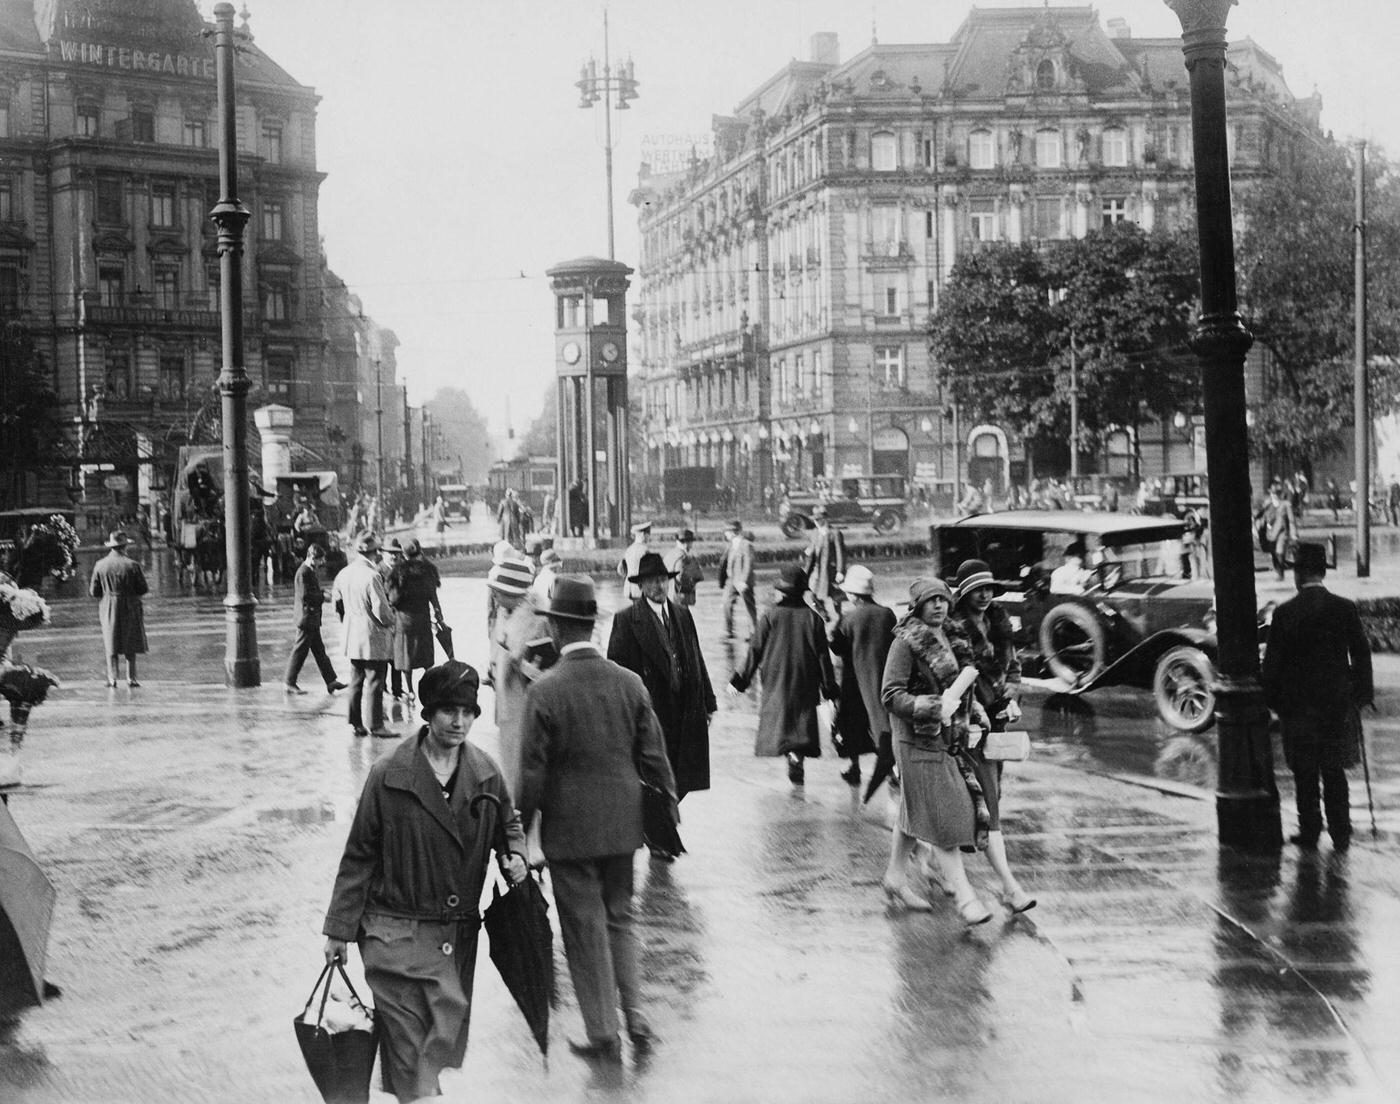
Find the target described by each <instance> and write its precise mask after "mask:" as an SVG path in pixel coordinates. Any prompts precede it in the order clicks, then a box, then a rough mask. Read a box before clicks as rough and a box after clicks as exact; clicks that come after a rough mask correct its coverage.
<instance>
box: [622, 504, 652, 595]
mask: <svg viewBox="0 0 1400 1104" xmlns="http://www.w3.org/2000/svg"><path fill="white" fill-rule="evenodd" d="M650 540H651V522H649V521H639V522H637V524H636V525H634V526H632V543H631V544H629V545H628V546H627V551H625V552H624V553H623V554H622V559H621V561H619V563H618V565H617V573H618V574H619V575H621V576H622V581H623V583H624V584H625V585H624V586H623V588H622V593H623V594H624V595H625V596H626V597H627V599H628V600H629V601H635V600H636V599H638V598H640V597H641V596H642V591H641V588H640V587H639V586H637V584H636V583H634V582H632V581H631V580H632V576H633V575H635V574H637V567H638V565H639V564H640V563H641V562H642V557H643V556H644V555H646V552H647V543H648V541H650Z"/></svg>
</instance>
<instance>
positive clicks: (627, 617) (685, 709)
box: [608, 552, 715, 860]
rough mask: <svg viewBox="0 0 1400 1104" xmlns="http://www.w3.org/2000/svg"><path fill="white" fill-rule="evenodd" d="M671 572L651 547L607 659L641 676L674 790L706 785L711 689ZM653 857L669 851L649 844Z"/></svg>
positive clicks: (712, 703) (634, 579)
mask: <svg viewBox="0 0 1400 1104" xmlns="http://www.w3.org/2000/svg"><path fill="white" fill-rule="evenodd" d="M670 578H671V572H670V571H669V570H668V569H667V567H666V562H665V561H664V560H663V559H662V558H661V557H660V556H659V555H657V554H656V553H655V552H648V553H647V554H646V555H644V556H643V557H642V560H641V563H640V564H639V565H638V567H637V573H636V574H635V575H633V576H631V577H630V578H629V582H633V583H636V585H637V586H639V587H640V588H641V591H642V596H641V597H640V598H638V599H637V600H636V601H635V602H633V603H632V604H631V605H630V606H628V607H627V608H626V609H624V610H619V611H618V613H617V614H616V616H614V617H613V623H612V635H611V636H609V638H608V658H609V659H610V660H612V661H613V662H614V663H620V664H621V665H622V666H624V667H626V668H627V669H628V670H629V671H635V672H636V673H637V674H639V675H641V677H642V682H643V683H644V684H645V685H646V688H647V693H649V694H650V695H651V706H652V709H654V710H655V711H656V719H657V720H659V721H660V722H661V731H662V733H663V735H664V736H665V739H666V757H667V758H668V759H669V760H670V761H671V771H672V773H673V774H674V775H675V777H676V794H677V796H678V797H682V798H683V797H685V795H686V794H688V793H690V791H691V790H708V789H709V788H710V715H711V714H713V713H714V711H715V694H714V690H713V689H711V687H710V673H709V671H708V670H706V668H705V657H704V656H703V655H702V654H701V653H700V638H699V636H698V635H697V633H696V631H695V618H694V617H692V616H691V613H690V610H688V609H686V608H685V607H684V606H682V605H679V604H677V603H675V602H672V601H671V600H669V599H668V598H667V597H666V588H667V585H668V583H669V582H670ZM652 854H653V855H654V856H656V857H657V858H661V859H663V860H664V859H669V858H671V857H672V856H670V855H669V854H667V853H665V852H658V851H657V850H656V849H655V848H653V849H652Z"/></svg>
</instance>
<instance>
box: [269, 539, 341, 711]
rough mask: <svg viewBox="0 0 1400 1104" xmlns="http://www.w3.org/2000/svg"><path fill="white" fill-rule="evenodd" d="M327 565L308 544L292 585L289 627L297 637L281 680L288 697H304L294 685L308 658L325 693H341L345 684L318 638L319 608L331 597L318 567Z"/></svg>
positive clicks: (321, 550)
mask: <svg viewBox="0 0 1400 1104" xmlns="http://www.w3.org/2000/svg"><path fill="white" fill-rule="evenodd" d="M325 562H326V550H325V549H324V548H322V547H321V546H320V545H319V544H307V546H306V559H305V560H304V561H302V564H301V566H300V567H298V568H297V574H296V579H295V581H294V583H293V597H292V624H293V626H294V627H295V628H296V631H297V638H296V642H295V643H294V644H293V645H292V654H291V656H290V657H289V658H288V660H287V672H286V674H285V675H284V676H283V678H282V682H283V685H284V687H285V688H286V691H287V693H289V694H305V693H306V691H305V690H303V689H302V688H301V687H300V686H298V685H297V678H298V677H300V675H301V668H302V664H304V663H305V662H306V657H307V656H308V655H309V656H311V657H312V658H313V659H314V660H315V661H316V668H317V670H319V671H320V672H321V678H322V679H324V680H325V683H326V692H327V693H328V694H333V693H335V692H336V691H337V690H344V689H345V683H343V682H341V681H340V680H339V679H338V678H336V675H335V667H334V666H333V665H332V663H331V657H330V656H328V655H327V654H326V645H325V642H324V641H323V640H322V639H321V607H322V606H323V605H324V604H325V602H326V601H327V599H329V598H330V595H329V594H327V593H326V592H325V591H324V590H322V589H321V574H320V572H321V567H322V565H324V564H325Z"/></svg>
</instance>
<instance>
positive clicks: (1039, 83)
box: [1035, 58, 1055, 92]
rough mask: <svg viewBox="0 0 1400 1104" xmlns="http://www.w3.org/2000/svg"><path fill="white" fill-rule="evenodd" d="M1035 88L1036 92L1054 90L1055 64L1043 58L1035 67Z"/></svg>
mask: <svg viewBox="0 0 1400 1104" xmlns="http://www.w3.org/2000/svg"><path fill="white" fill-rule="evenodd" d="M1035 87H1036V91H1038V92H1053V91H1054V90H1055V63H1054V62H1053V61H1051V60H1050V59H1049V58H1044V59H1043V60H1042V61H1041V62H1040V64H1039V65H1037V66H1036V67H1035Z"/></svg>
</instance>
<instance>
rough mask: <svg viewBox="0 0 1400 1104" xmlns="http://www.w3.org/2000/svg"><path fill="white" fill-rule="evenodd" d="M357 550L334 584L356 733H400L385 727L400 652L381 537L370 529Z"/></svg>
mask: <svg viewBox="0 0 1400 1104" xmlns="http://www.w3.org/2000/svg"><path fill="white" fill-rule="evenodd" d="M355 551H356V552H357V553H358V555H357V556H356V557H355V558H354V559H353V560H351V561H350V562H349V563H348V564H346V565H345V567H344V568H342V569H341V571H340V574H338V575H337V576H336V577H335V582H334V583H333V584H332V586H331V596H332V598H333V600H334V601H335V609H336V612H337V613H339V614H340V618H341V620H342V621H343V622H344V624H343V625H342V626H341V637H342V651H343V653H344V655H345V656H346V657H348V658H349V660H350V711H349V721H350V727H351V728H352V729H354V730H355V735H356V736H364V735H367V734H368V735H371V736H381V737H389V736H395V735H397V733H394V732H390V731H388V730H387V729H386V728H385V727H384V674H385V672H386V671H387V670H388V669H389V660H390V659H391V658H392V657H393V654H394V653H393V641H394V637H393V624H394V611H393V610H392V609H390V608H389V598H388V596H387V594H386V593H385V590H384V576H383V575H381V574H380V572H379V567H378V560H379V541H378V540H376V539H375V536H374V534H373V533H366V534H365V535H364V536H362V537H361V538H360V542H359V544H357V545H356V546H355ZM366 719H367V720H368V724H366Z"/></svg>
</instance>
